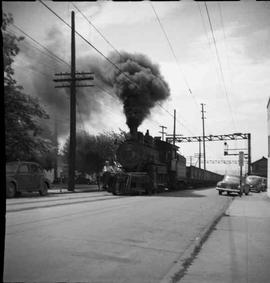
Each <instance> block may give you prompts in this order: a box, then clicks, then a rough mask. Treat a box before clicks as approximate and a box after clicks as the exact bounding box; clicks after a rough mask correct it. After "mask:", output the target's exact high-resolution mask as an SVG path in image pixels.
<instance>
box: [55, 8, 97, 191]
mask: <svg viewBox="0 0 270 283" xmlns="http://www.w3.org/2000/svg"><path fill="white" fill-rule="evenodd" d="M75 55H76V53H75V14H74V11H72V12H71V69H70V73H58V74H55V75H56V76H67V77H65V78H62V79H54V81H55V82H69V84H67V85H60V86H56V88H63V87H68V88H70V137H69V138H70V141H69V166H68V168H69V170H68V176H69V178H68V190H69V191H74V190H75V164H76V87H88V86H93V85H76V81H83V80H93V79H94V78H93V76H92V75H93V73H86V72H80V73H76V56H75ZM76 75H91V76H90V77H76Z"/></svg>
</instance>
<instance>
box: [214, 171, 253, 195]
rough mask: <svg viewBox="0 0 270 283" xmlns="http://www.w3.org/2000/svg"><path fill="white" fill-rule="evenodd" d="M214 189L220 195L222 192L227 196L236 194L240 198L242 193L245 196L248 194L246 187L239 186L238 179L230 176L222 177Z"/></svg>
mask: <svg viewBox="0 0 270 283" xmlns="http://www.w3.org/2000/svg"><path fill="white" fill-rule="evenodd" d="M216 189H217V190H218V193H219V194H220V195H221V194H222V193H223V192H227V194H230V193H237V194H239V195H240V196H242V194H243V192H244V193H245V194H246V195H248V193H249V188H248V187H247V186H243V185H242V186H241V185H240V177H238V176H231V175H226V176H224V178H223V180H221V181H220V182H218V183H217V187H216Z"/></svg>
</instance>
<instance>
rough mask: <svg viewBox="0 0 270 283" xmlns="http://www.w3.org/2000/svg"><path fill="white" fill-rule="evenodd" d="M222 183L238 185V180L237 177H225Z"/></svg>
mask: <svg viewBox="0 0 270 283" xmlns="http://www.w3.org/2000/svg"><path fill="white" fill-rule="evenodd" d="M224 181H226V182H231V183H239V182H240V179H239V178H238V177H235V176H225V177H224Z"/></svg>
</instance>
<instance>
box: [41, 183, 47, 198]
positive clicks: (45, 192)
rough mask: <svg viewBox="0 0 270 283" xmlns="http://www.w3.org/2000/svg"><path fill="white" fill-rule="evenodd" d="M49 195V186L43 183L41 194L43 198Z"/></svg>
mask: <svg viewBox="0 0 270 283" xmlns="http://www.w3.org/2000/svg"><path fill="white" fill-rule="evenodd" d="M47 193H48V186H47V184H46V183H43V184H42V188H41V190H39V194H40V195H41V196H46V195H47Z"/></svg>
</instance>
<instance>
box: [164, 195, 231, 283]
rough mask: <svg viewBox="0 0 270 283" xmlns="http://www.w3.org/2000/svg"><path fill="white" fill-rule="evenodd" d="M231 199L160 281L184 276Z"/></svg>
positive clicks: (168, 281)
mask: <svg viewBox="0 0 270 283" xmlns="http://www.w3.org/2000/svg"><path fill="white" fill-rule="evenodd" d="M232 201H233V198H232V199H231V200H230V201H229V202H228V203H226V204H225V205H224V207H223V208H222V210H221V211H220V212H219V213H218V214H217V215H215V217H214V218H213V220H212V221H211V223H210V224H209V225H208V226H206V228H204V229H203V230H202V231H201V232H200V233H199V235H198V236H197V237H196V238H195V239H194V240H193V242H192V243H191V244H190V245H189V246H188V248H187V249H186V250H185V251H184V253H183V254H182V255H181V256H180V257H179V258H178V259H177V261H176V263H175V264H174V265H173V266H172V268H171V269H170V270H169V272H168V273H167V274H166V275H165V276H164V277H163V279H162V280H161V281H160V283H176V282H179V281H180V279H181V278H182V277H184V275H185V272H186V270H187V269H188V267H189V266H190V265H191V264H192V262H193V260H194V258H195V257H196V255H197V254H198V253H199V252H200V249H201V247H202V245H203V244H204V242H205V241H206V240H207V239H208V237H209V235H210V234H211V232H212V231H213V229H214V227H215V226H216V225H217V223H218V222H219V221H220V219H221V218H222V217H223V216H224V215H225V213H226V210H227V209H228V208H229V206H230V204H231V202H232Z"/></svg>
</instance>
